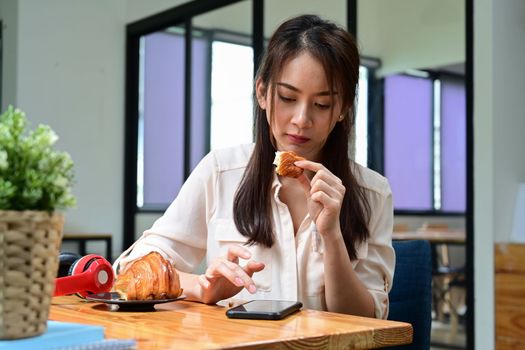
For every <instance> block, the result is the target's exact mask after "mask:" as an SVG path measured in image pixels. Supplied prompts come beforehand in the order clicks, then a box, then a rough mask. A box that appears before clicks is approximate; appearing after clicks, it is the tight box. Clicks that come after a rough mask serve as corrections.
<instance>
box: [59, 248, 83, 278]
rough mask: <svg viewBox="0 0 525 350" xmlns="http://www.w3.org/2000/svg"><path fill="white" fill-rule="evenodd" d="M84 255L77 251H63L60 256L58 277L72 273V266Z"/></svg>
mask: <svg viewBox="0 0 525 350" xmlns="http://www.w3.org/2000/svg"><path fill="white" fill-rule="evenodd" d="M81 257H82V256H81V255H80V254H77V253H71V252H61V253H60V255H59V256H58V272H57V277H66V276H69V275H70V272H71V267H72V266H73V265H74V264H75V262H76V261H77V260H78V259H80V258H81Z"/></svg>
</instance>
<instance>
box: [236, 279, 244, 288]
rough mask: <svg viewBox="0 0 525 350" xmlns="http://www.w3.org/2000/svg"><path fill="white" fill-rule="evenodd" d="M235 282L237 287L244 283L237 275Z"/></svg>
mask: <svg viewBox="0 0 525 350" xmlns="http://www.w3.org/2000/svg"><path fill="white" fill-rule="evenodd" d="M235 284H236V285H237V287H241V286H243V285H244V282H243V281H242V280H241V279H240V278H239V277H235Z"/></svg>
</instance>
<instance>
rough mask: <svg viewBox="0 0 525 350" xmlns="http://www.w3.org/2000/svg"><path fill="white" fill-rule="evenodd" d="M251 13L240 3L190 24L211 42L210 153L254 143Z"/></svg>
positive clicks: (250, 5)
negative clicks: (201, 31) (204, 32)
mask: <svg viewBox="0 0 525 350" xmlns="http://www.w3.org/2000/svg"><path fill="white" fill-rule="evenodd" d="M251 11H252V4H251V1H242V2H239V3H237V4H233V5H230V6H226V7H223V8H221V9H219V10H216V11H212V12H208V13H206V14H204V15H200V16H196V17H195V18H194V20H193V24H194V26H195V27H196V28H198V29H199V30H203V31H206V33H207V35H208V37H209V38H210V41H211V80H210V87H211V110H210V124H209V125H210V129H209V135H206V137H209V139H208V142H209V145H210V149H216V148H224V147H230V146H235V145H238V144H242V143H251V142H253V137H252V135H253V97H252V95H253V49H252V20H251V13H252V12H251ZM232 18H235V21H232V20H231V19H232ZM203 136H205V135H203Z"/></svg>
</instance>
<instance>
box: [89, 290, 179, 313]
mask: <svg viewBox="0 0 525 350" xmlns="http://www.w3.org/2000/svg"><path fill="white" fill-rule="evenodd" d="M184 298H186V297H185V296H184V295H181V296H180V297H178V298H174V299H159V300H124V299H121V298H120V296H119V294H118V293H117V292H107V293H97V294H89V295H87V296H86V300H89V301H97V302H101V303H106V304H111V305H118V307H119V310H133V311H154V310H155V308H154V306H155V305H156V304H162V303H169V302H172V301H177V300H182V299H184Z"/></svg>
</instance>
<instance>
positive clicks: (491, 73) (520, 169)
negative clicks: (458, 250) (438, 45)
mask: <svg viewBox="0 0 525 350" xmlns="http://www.w3.org/2000/svg"><path fill="white" fill-rule="evenodd" d="M474 10H475V16H474V26H475V29H474V83H475V88H474V131H475V133H474V137H475V146H474V148H475V158H474V177H475V191H474V193H475V212H474V218H475V223H474V225H475V250H474V253H475V263H474V266H475V302H476V307H475V322H476V344H477V346H478V347H479V348H481V347H483V348H486V349H491V348H494V276H493V271H494V257H493V254H494V253H493V251H494V248H493V247H494V242H508V241H509V240H510V234H511V229H512V219H513V217H512V215H513V212H514V203H515V197H516V191H517V186H518V183H520V182H523V181H525V161H523V159H524V157H523V150H525V138H524V137H523V132H524V131H525V115H524V112H523V111H524V109H523V101H524V99H525V85H524V84H525V83H524V82H525V69H523V57H525V41H524V40H523V38H524V37H525V2H523V1H520V0H508V1H498V0H475V1H474Z"/></svg>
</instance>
